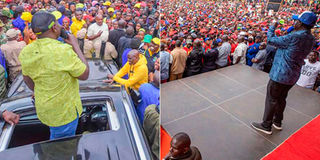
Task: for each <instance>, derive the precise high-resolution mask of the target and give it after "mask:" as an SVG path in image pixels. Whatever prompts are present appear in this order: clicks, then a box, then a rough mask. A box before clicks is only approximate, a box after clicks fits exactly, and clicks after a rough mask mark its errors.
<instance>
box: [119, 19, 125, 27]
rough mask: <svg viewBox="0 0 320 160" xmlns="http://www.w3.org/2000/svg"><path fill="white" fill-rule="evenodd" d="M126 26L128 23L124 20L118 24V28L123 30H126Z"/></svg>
mask: <svg viewBox="0 0 320 160" xmlns="http://www.w3.org/2000/svg"><path fill="white" fill-rule="evenodd" d="M126 25H127V22H126V21H124V20H122V19H121V20H119V22H118V26H119V28H121V29H124V28H126Z"/></svg>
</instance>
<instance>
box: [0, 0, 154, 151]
mask: <svg viewBox="0 0 320 160" xmlns="http://www.w3.org/2000/svg"><path fill="white" fill-rule="evenodd" d="M159 16H160V12H159V2H158V1H157V0H145V1H142V0H100V1H99V0H1V1H0V33H1V34H0V35H1V36H0V62H1V65H0V71H1V74H0V76H1V82H4V83H3V84H6V85H1V87H2V88H1V97H2V98H5V96H6V90H7V89H8V88H9V87H10V86H11V84H12V83H13V82H14V80H15V79H16V78H17V76H19V75H20V74H21V72H22V75H23V79H24V81H25V83H26V84H27V86H28V87H29V88H30V89H31V90H32V91H33V92H34V99H35V107H36V110H37V116H38V117H39V120H40V121H41V122H42V123H44V124H46V125H47V126H49V127H50V139H56V138H61V137H66V136H72V135H74V134H75V129H76V126H77V123H78V118H79V116H80V115H81V113H82V108H81V106H82V105H81V101H80V96H79V87H78V85H79V83H78V80H86V79H87V78H88V76H89V74H90V72H89V71H90V68H89V66H88V63H87V60H86V59H91V58H93V59H102V60H105V61H115V62H116V64H117V66H118V67H119V72H118V73H116V74H115V75H111V74H109V75H106V77H107V79H106V80H105V81H104V82H105V83H115V82H116V83H119V84H121V85H123V86H125V88H126V89H127V91H128V92H129V93H130V95H131V97H132V99H133V100H134V102H135V107H136V111H137V114H138V116H139V120H140V122H141V125H142V126H143V127H144V130H145V133H146V135H147V138H148V141H149V143H150V146H152V151H153V154H154V156H156V157H159V136H158V135H159V112H160V109H159V98H160V97H159V95H160V93H159V92H160V89H159V85H160V54H159V50H160V34H159V33H160V30H159V28H160V23H159V21H158V19H159ZM70 46H71V47H70ZM39 53H40V54H39ZM53 68H54V69H53ZM65 82H70V83H65ZM1 84H2V83H1ZM35 86H37V87H35ZM52 86H59V87H55V88H52ZM66 93H68V94H66ZM70 93H72V94H70ZM53 97H63V98H53ZM74 105H76V106H74ZM57 106H60V107H57ZM146 110H147V111H146ZM2 115H3V118H4V120H6V121H7V122H9V123H11V124H17V123H18V122H19V115H17V114H15V113H12V112H9V111H4V112H3V114H1V117H2ZM1 117H0V118H1Z"/></svg>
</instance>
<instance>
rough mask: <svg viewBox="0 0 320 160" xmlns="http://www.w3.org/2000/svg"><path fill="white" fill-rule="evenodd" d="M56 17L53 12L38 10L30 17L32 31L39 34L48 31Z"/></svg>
mask: <svg viewBox="0 0 320 160" xmlns="http://www.w3.org/2000/svg"><path fill="white" fill-rule="evenodd" d="M55 21H56V18H55V16H54V15H53V14H51V13H49V12H47V11H39V12H37V13H35V14H34V15H33V17H32V21H31V28H32V31H33V32H34V33H35V34H37V35H39V34H42V33H44V32H46V31H48V30H49V29H50V28H51V27H52V26H53V25H54V23H55Z"/></svg>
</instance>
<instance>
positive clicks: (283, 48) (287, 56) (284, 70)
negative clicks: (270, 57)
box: [268, 26, 315, 85]
mask: <svg viewBox="0 0 320 160" xmlns="http://www.w3.org/2000/svg"><path fill="white" fill-rule="evenodd" d="M274 30H275V27H274V26H271V27H270V29H269V31H268V43H270V44H271V45H274V46H275V47H277V48H278V50H277V52H276V55H275V57H274V61H273V65H272V68H271V71H270V74H269V77H270V79H271V80H273V81H276V82H278V83H282V84H285V85H294V84H295V83H296V82H297V81H298V79H299V76H300V71H301V67H302V65H304V59H305V58H306V56H307V55H308V54H309V53H310V52H311V50H312V47H313V45H314V44H315V38H314V37H313V35H312V34H311V32H310V31H307V30H300V31H295V32H291V33H289V34H288V35H285V36H281V37H275V34H274Z"/></svg>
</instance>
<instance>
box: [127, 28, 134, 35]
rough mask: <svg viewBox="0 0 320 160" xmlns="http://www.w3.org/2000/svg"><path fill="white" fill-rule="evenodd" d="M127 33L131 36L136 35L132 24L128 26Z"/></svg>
mask: <svg viewBox="0 0 320 160" xmlns="http://www.w3.org/2000/svg"><path fill="white" fill-rule="evenodd" d="M126 33H127V35H128V36H129V37H133V35H134V28H133V27H132V26H129V27H127V29H126Z"/></svg>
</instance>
